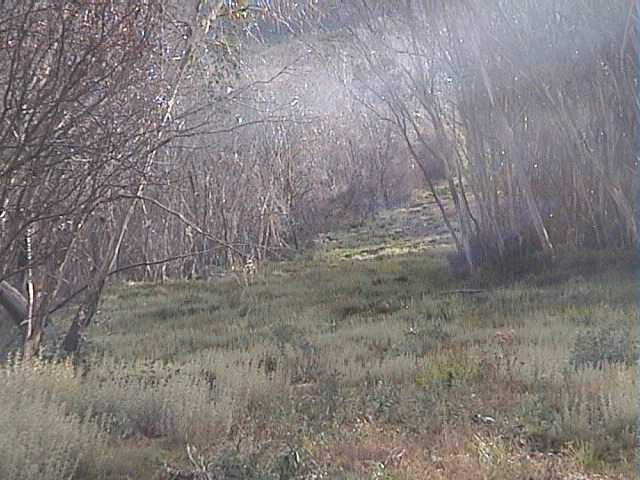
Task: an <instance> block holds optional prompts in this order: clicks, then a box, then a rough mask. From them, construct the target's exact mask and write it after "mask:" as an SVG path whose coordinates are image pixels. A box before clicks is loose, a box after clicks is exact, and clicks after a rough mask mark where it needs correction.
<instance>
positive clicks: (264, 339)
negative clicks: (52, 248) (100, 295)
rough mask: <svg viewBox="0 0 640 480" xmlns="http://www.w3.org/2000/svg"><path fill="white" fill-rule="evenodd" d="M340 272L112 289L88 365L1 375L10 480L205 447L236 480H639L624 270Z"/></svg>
mask: <svg viewBox="0 0 640 480" xmlns="http://www.w3.org/2000/svg"><path fill="white" fill-rule="evenodd" d="M350 241H353V239H351V240H350ZM327 258H329V257H327V252H325V253H323V254H321V255H320V257H319V258H317V259H307V260H299V261H295V262H290V263H285V264H278V265H274V266H270V267H268V268H267V269H266V270H265V271H264V272H263V275H262V276H261V277H260V278H259V279H258V280H257V282H256V283H255V284H254V285H252V286H250V287H249V288H239V287H238V284H237V283H236V282H233V281H229V282H226V281H222V282H217V283H210V284H207V283H189V284H187V283H175V284H165V285H162V286H152V285H129V286H121V287H115V288H113V289H112V290H111V291H110V292H109V295H108V296H107V297H106V298H105V301H104V303H103V307H102V311H101V314H100V318H99V322H98V323H97V325H96V326H95V327H94V329H93V331H92V332H91V343H90V344H89V345H87V349H86V351H85V353H84V356H83V359H82V360H83V362H82V363H80V364H75V365H73V364H71V363H69V362H66V363H65V362H58V363H56V362H50V361H47V362H40V363H37V364H35V365H31V364H30V365H24V364H22V363H21V362H19V361H13V362H8V363H6V364H5V365H4V366H3V367H2V370H1V374H2V376H3V388H2V389H1V390H0V401H1V402H2V404H3V409H2V411H1V412H0V430H1V431H2V432H3V435H2V436H1V438H0V442H1V443H0V447H1V448H0V477H1V478H22V479H25V480H28V479H36V478H38V479H39V478H47V479H52V480H55V479H63V478H65V479H66V478H83V479H84V478H86V479H98V478H102V479H120V478H136V479H138V478H139V479H158V478H163V477H162V471H163V467H162V465H163V463H164V462H169V463H170V464H172V465H178V466H182V467H185V468H186V467H188V466H189V465H190V462H189V461H188V459H187V458H186V457H185V447H186V445H188V444H189V445H197V446H198V447H199V449H200V450H199V451H200V452H201V454H202V455H203V458H206V459H207V461H208V462H210V468H211V469H212V471H215V472H216V475H217V476H216V477H215V478H223V479H224V478H229V479H231V478H246V479H249V480H250V479H256V480H257V479H271V478H273V479H280V480H282V479H294V478H314V477H313V475H314V474H315V475H316V477H315V478H331V479H340V478H342V479H403V480H405V479H406V480H409V479H416V480H417V479H424V478H434V479H438V478H442V479H449V478H456V479H463V480H464V479H516V478H517V479H519V478H532V479H555V478H558V479H560V478H563V479H569V478H573V479H576V480H577V479H582V478H584V479H587V478H594V479H595V478H612V479H613V478H631V477H632V472H633V456H634V433H635V432H634V425H635V422H636V419H637V411H636V404H637V403H636V400H637V399H636V397H635V393H636V385H635V378H636V377H635V374H634V369H633V365H634V362H635V358H636V357H635V353H634V345H633V341H632V340H629V339H632V338H633V335H632V332H633V331H634V330H633V329H634V319H635V313H636V310H635V308H636V307H635V299H634V288H635V287H634V285H635V283H634V272H633V268H632V267H631V266H630V265H629V262H628V261H627V259H628V257H625V256H624V254H622V253H618V254H611V255H607V256H596V255H595V254H589V255H583V254H580V255H575V254H572V255H569V254H567V255H566V256H565V257H563V259H562V260H561V262H560V264H559V266H558V267H557V268H555V269H548V268H546V269H533V271H535V272H536V273H534V274H531V275H528V276H520V277H517V278H511V279H510V280H505V277H504V276H500V275H497V274H495V272H494V273H492V272H483V273H482V274H480V275H478V276H476V277H473V278H470V279H468V280H466V281H461V280H454V279H452V278H451V277H450V276H449V274H448V273H447V269H446V262H445V261H444V257H443V253H442V252H441V251H438V250H433V251H430V253H422V254H415V253H414V254H411V255H400V256H389V257H384V258H376V259H371V260H364V261H354V260H351V259H348V260H344V259H343V260H338V261H335V262H333V263H332V262H331V261H328V260H327ZM471 287H473V288H477V287H480V288H482V289H483V292H482V293H479V294H475V295H460V294H451V293H450V291H451V290H455V289H461V288H471ZM602 332H619V333H620V334H616V335H609V334H607V333H602ZM593 345H596V347H597V348H595V347H593ZM50 445H54V446H55V448H51V447H50ZM234 475H235V476H234ZM305 475H306V477H305ZM323 475H324V476H323Z"/></svg>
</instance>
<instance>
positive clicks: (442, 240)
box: [317, 187, 453, 260]
mask: <svg viewBox="0 0 640 480" xmlns="http://www.w3.org/2000/svg"><path fill="white" fill-rule="evenodd" d="M438 194H439V197H440V198H441V200H442V202H443V204H444V205H445V211H446V213H447V215H448V216H449V217H450V218H452V217H453V208H452V207H453V206H452V204H451V199H450V196H449V195H448V193H447V192H446V190H445V189H444V188H443V187H439V188H438ZM452 221H453V218H452ZM317 245H318V251H319V252H320V256H322V254H324V256H325V257H326V258H330V259H354V260H368V259H373V258H379V257H385V256H394V255H406V254H411V253H418V252H428V251H435V250H436V249H437V250H441V249H442V248H443V247H445V248H446V247H450V246H451V245H452V238H451V235H450V233H449V231H448V230H447V228H446V226H445V225H444V223H443V221H442V215H441V213H440V211H439V209H438V207H437V204H436V202H435V199H434V198H433V195H432V194H431V193H430V192H426V191H420V192H416V193H415V194H414V195H413V197H412V199H411V201H410V202H409V204H408V205H407V206H406V207H401V208H395V209H388V210H382V211H380V212H378V213H377V214H376V215H375V216H374V217H373V218H372V219H370V220H369V221H367V222H365V223H364V224H363V225H358V226H354V227H352V228H350V229H348V230H345V231H341V232H329V233H327V234H325V235H321V236H320V237H319V239H318V242H317Z"/></svg>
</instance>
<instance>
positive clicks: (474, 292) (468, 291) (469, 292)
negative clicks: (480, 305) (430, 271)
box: [442, 288, 486, 295]
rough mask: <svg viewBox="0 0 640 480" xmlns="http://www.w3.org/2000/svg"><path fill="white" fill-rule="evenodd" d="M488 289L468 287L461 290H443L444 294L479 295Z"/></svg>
mask: <svg viewBox="0 0 640 480" xmlns="http://www.w3.org/2000/svg"><path fill="white" fill-rule="evenodd" d="M485 291H486V290H479V289H474V288H466V289H464V288H463V289H460V290H447V291H446V292H442V293H443V294H444V295H477V294H478V293H484V292H485Z"/></svg>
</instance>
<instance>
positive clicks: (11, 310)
mask: <svg viewBox="0 0 640 480" xmlns="http://www.w3.org/2000/svg"><path fill="white" fill-rule="evenodd" d="M0 306H2V307H4V309H5V310H6V311H7V313H8V314H9V316H10V317H11V320H12V321H13V323H15V324H16V326H17V327H20V326H22V322H24V320H25V319H26V318H27V313H28V304H27V299H26V298H24V295H22V294H21V293H20V292H19V291H18V289H16V288H15V287H13V286H12V285H11V284H9V282H6V281H3V282H0Z"/></svg>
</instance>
